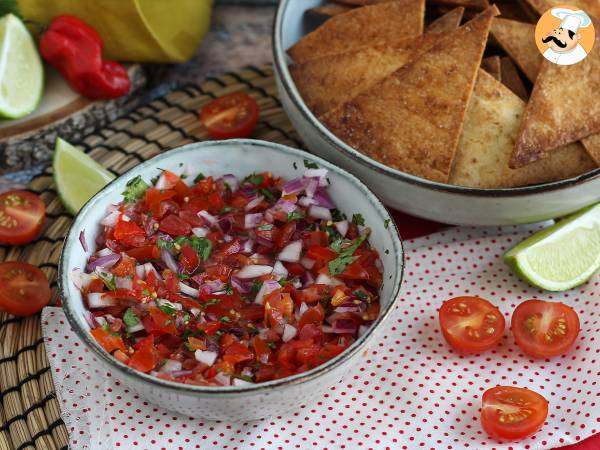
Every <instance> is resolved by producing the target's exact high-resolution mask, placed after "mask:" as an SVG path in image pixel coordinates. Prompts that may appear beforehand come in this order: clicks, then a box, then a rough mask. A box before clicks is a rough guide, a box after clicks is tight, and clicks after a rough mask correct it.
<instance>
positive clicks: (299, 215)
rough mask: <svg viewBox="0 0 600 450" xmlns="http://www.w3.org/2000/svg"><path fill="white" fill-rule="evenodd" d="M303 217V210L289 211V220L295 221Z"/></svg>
mask: <svg viewBox="0 0 600 450" xmlns="http://www.w3.org/2000/svg"><path fill="white" fill-rule="evenodd" d="M302 219H304V213H303V212H302V211H293V212H291V213H288V215H287V221H288V222H293V221H294V220H302Z"/></svg>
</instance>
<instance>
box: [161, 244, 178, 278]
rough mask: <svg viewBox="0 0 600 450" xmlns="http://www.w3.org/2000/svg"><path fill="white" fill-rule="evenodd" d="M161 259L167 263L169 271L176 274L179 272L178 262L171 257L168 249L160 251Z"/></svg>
mask: <svg viewBox="0 0 600 450" xmlns="http://www.w3.org/2000/svg"><path fill="white" fill-rule="evenodd" d="M160 259H161V260H162V262H164V263H165V266H167V268H168V269H169V270H171V271H172V272H174V273H178V272H179V266H178V265H177V261H175V258H173V255H171V253H170V252H169V250H167V249H166V248H161V249H160Z"/></svg>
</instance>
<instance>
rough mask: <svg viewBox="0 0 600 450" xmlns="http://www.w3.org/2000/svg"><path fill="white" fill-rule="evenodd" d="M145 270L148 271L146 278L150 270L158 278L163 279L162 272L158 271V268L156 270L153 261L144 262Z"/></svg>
mask: <svg viewBox="0 0 600 450" xmlns="http://www.w3.org/2000/svg"><path fill="white" fill-rule="evenodd" d="M144 272H146V278H147V277H148V274H149V273H150V272H153V273H154V276H155V277H156V279H157V280H162V277H161V276H160V273H158V270H156V267H154V266H153V265H152V263H149V262H147V263H145V264H144Z"/></svg>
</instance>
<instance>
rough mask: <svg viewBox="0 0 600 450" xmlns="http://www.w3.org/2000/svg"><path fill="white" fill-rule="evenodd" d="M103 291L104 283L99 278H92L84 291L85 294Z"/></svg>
mask: <svg viewBox="0 0 600 450" xmlns="http://www.w3.org/2000/svg"><path fill="white" fill-rule="evenodd" d="M103 291H104V281H102V280H101V279H100V278H94V279H93V280H92V281H90V284H88V286H87V288H86V289H85V293H86V294H87V293H88V292H103Z"/></svg>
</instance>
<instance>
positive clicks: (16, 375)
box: [0, 66, 303, 450]
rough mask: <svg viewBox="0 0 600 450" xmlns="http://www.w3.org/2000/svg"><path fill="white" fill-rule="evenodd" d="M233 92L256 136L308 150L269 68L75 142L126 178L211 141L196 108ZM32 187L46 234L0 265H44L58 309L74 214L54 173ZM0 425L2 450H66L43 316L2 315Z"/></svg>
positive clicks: (4, 250) (192, 90)
mask: <svg viewBox="0 0 600 450" xmlns="http://www.w3.org/2000/svg"><path fill="white" fill-rule="evenodd" d="M235 91H245V92H247V93H248V94H250V95H252V96H253V97H254V98H255V99H256V100H257V101H258V104H259V105H260V109H261V116H260V121H259V125H258V127H257V129H256V131H255V133H254V135H253V137H254V138H256V139H263V140H267V141H273V142H278V143H282V144H287V145H291V146H294V147H303V145H302V143H301V142H300V140H299V139H298V137H297V136H296V134H295V132H294V130H293V128H292V126H291V124H290V123H289V121H288V119H287V117H286V115H285V113H284V111H283V109H282V108H281V103H280V102H279V100H278V99H277V93H276V88H275V81H274V79H273V72H272V69H271V67H270V66H265V67H260V68H258V67H250V68H248V69H245V70H243V71H241V72H238V73H227V74H224V75H222V76H219V77H213V78H209V79H207V80H206V81H205V82H204V83H203V84H201V85H200V86H185V87H183V88H180V89H178V90H176V91H173V92H171V93H169V94H168V95H166V96H164V97H161V98H159V99H156V100H154V101H153V102H152V103H150V104H147V105H144V106H141V107H139V108H137V109H136V110H134V111H133V112H131V113H129V114H128V115H126V116H124V117H122V118H120V119H118V120H116V121H114V122H113V123H112V124H110V126H106V127H104V128H102V129H100V130H98V131H97V132H95V133H93V134H90V135H88V136H87V137H85V138H83V140H82V142H79V143H77V144H78V146H79V147H80V148H82V149H83V150H84V151H85V152H86V153H88V154H89V155H90V156H92V157H93V158H94V159H96V160H97V161H99V162H100V163H101V164H102V165H103V166H105V167H107V168H108V169H109V170H111V171H113V172H114V173H115V174H122V173H124V172H126V171H127V170H129V169H131V168H132V167H134V166H136V165H137V164H138V163H139V162H141V161H144V160H146V159H148V158H150V157H152V156H154V155H156V154H157V153H159V152H163V151H166V150H169V149H171V148H174V147H178V146H180V145H183V144H187V143H190V142H194V141H201V140H205V139H207V138H208V137H207V136H206V134H205V131H204V129H203V128H202V127H201V125H200V123H199V121H198V110H199V109H200V108H201V107H202V106H203V105H204V104H205V103H207V102H208V101H210V100H211V99H213V98H216V97H219V96H221V95H224V94H227V93H230V92H235ZM29 189H30V190H31V191H32V192H35V193H36V194H39V195H41V197H42V199H43V200H44V203H45V204H46V208H47V214H46V218H47V219H46V224H45V226H44V231H43V234H42V235H41V236H40V237H39V238H38V239H36V240H35V241H34V242H32V243H31V244H29V245H27V246H24V247H10V246H6V245H0V260H2V261H26V262H29V263H31V264H34V265H36V266H38V267H40V268H41V269H42V270H43V271H44V272H45V273H46V275H47V276H48V279H49V280H50V284H51V287H52V289H53V299H52V302H53V303H56V301H57V299H56V286H57V282H56V276H57V273H56V272H57V267H58V266H57V263H58V259H59V257H60V252H61V249H62V244H63V239H64V237H65V234H66V232H67V230H68V228H69V225H70V223H71V220H72V216H71V215H70V214H69V213H67V211H66V210H65V209H64V208H63V206H62V204H61V202H60V200H59V199H58V197H57V194H56V190H55V187H54V181H53V179H52V170H51V168H49V169H47V170H46V171H44V172H43V173H42V174H40V175H38V176H37V177H35V178H34V179H33V180H32V181H31V183H30V185H29ZM66 357H68V355H67V356H66ZM0 424H2V425H0V450H5V449H6V450H15V449H16V450H23V449H32V448H35V449H44V450H45V449H66V448H67V443H68V434H67V433H68V430H67V429H66V427H65V425H64V423H63V422H62V420H61V418H60V410H59V404H58V401H57V400H56V396H55V393H54V386H53V383H52V375H51V373H50V368H49V365H48V360H47V358H46V353H45V351H44V341H43V339H42V337H41V329H40V319H39V316H34V317H28V318H18V317H13V316H11V315H9V314H6V313H3V312H0Z"/></svg>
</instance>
